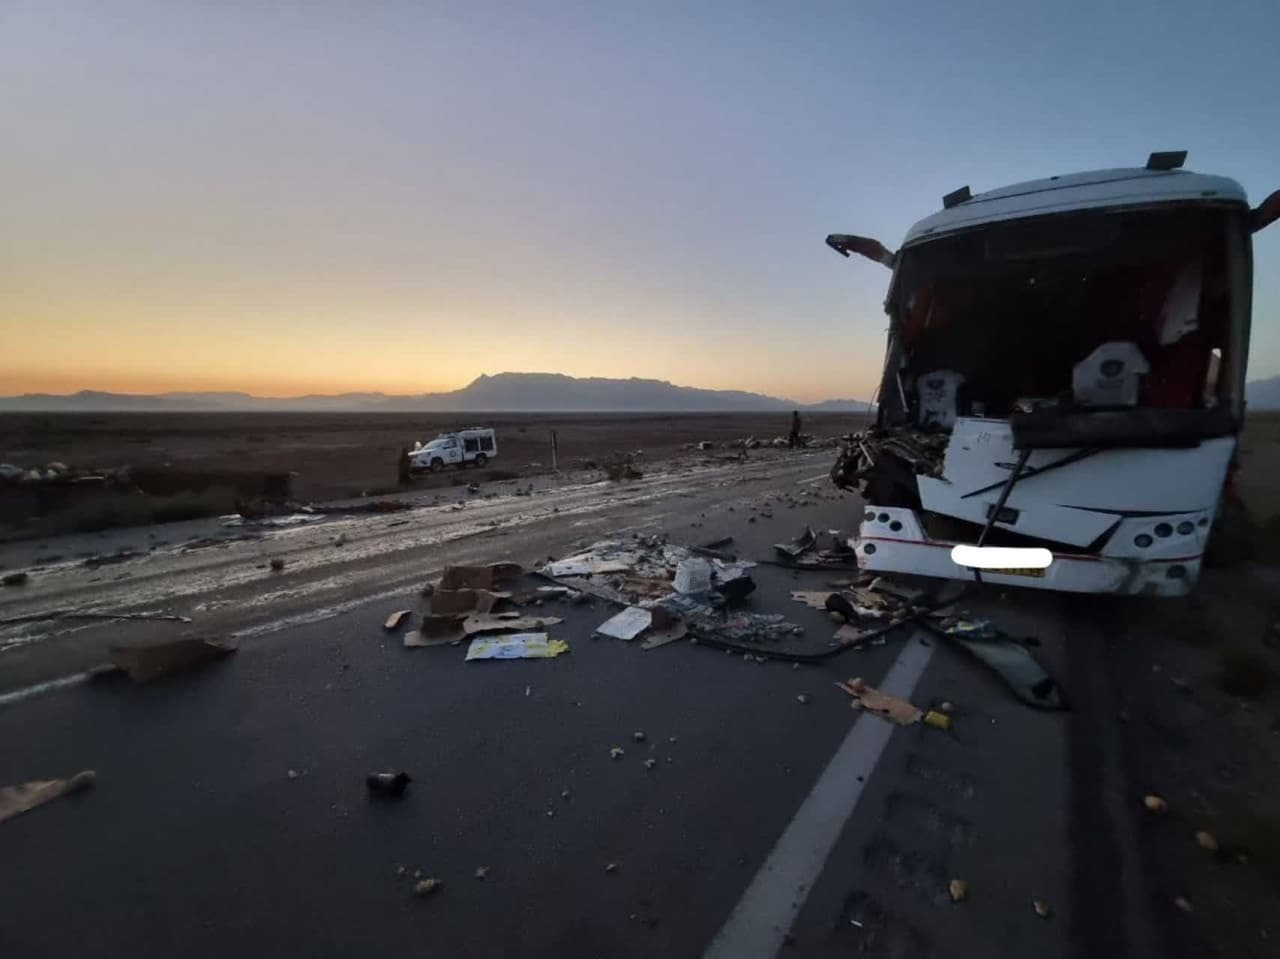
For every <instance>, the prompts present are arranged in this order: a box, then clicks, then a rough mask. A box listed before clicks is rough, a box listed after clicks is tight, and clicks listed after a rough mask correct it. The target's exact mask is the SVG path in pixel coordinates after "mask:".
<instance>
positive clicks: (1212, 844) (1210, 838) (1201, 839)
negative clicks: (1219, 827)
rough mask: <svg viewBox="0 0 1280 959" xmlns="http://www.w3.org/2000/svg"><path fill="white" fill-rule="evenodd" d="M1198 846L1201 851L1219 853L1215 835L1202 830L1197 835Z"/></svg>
mask: <svg viewBox="0 0 1280 959" xmlns="http://www.w3.org/2000/svg"><path fill="white" fill-rule="evenodd" d="M1196 845H1198V846H1199V847H1200V848H1201V849H1205V850H1208V851H1209V852H1217V851H1218V840H1217V838H1216V837H1215V836H1214V835H1213V833H1211V832H1206V831H1205V830H1203V829H1202V830H1200V831H1199V832H1198V833H1196Z"/></svg>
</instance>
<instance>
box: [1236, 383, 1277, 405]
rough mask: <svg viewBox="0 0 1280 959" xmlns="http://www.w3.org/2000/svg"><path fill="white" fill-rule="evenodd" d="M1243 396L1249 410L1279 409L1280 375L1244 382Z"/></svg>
mask: <svg viewBox="0 0 1280 959" xmlns="http://www.w3.org/2000/svg"><path fill="white" fill-rule="evenodd" d="M1244 398H1245V402H1246V403H1248V404H1249V409H1251V410H1280V376H1272V377H1269V378H1268V379H1265V380H1254V381H1253V382H1252V383H1246V384H1245V386H1244Z"/></svg>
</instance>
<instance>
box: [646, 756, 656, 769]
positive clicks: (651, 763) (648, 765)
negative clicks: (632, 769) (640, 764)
mask: <svg viewBox="0 0 1280 959" xmlns="http://www.w3.org/2000/svg"><path fill="white" fill-rule="evenodd" d="M656 765H658V761H657V760H656V759H654V758H653V757H652V756H650V757H649V758H648V759H646V760H645V761H644V768H645V769H652V768H653V767H654V766H656Z"/></svg>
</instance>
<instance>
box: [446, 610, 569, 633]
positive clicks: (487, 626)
mask: <svg viewBox="0 0 1280 959" xmlns="http://www.w3.org/2000/svg"><path fill="white" fill-rule="evenodd" d="M562 622H564V620H562V619H560V618H559V617H558V616H494V615H491V614H475V615H472V616H468V617H467V618H466V619H465V620H463V621H462V629H463V631H464V632H465V633H466V634H467V635H468V636H473V635H475V634H477V633H501V632H507V631H512V632H514V631H517V630H528V629H541V628H542V627H544V626H555V625H557V624H559V623H562Z"/></svg>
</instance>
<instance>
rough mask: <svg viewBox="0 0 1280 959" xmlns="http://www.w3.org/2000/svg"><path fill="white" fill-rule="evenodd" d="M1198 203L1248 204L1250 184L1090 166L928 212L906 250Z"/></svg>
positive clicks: (1190, 174)
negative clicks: (1045, 218) (1020, 226)
mask: <svg viewBox="0 0 1280 959" xmlns="http://www.w3.org/2000/svg"><path fill="white" fill-rule="evenodd" d="M1186 201H1196V202H1202V203H1231V204H1239V205H1241V206H1244V207H1245V208H1247V207H1248V199H1247V198H1246V196H1245V192H1244V187H1242V186H1241V185H1240V184H1239V183H1237V182H1236V181H1235V180H1232V179H1229V178H1228V177H1222V176H1211V175H1209V174H1205V173H1193V172H1192V171H1190V170H1148V169H1144V168H1141V167H1137V168H1133V169H1119V170H1090V171H1088V172H1085V173H1069V174H1066V175H1063V176H1052V177H1049V178H1048V179H1045V180H1028V181H1026V182H1025V183H1015V184H1013V185H1012V186H1006V187H1000V188H999V189H996V190H989V191H987V192H986V193H978V194H975V195H974V196H973V197H971V198H970V199H967V200H964V201H962V202H959V203H957V204H955V205H954V206H952V207H951V208H950V209H944V210H941V211H939V212H937V213H934V214H933V215H932V216H927V217H925V218H924V219H923V220H921V221H920V222H918V223H916V224H915V225H914V226H912V227H911V229H910V230H908V231H907V236H906V239H905V240H903V242H902V246H903V248H906V247H909V246H913V245H915V244H918V243H923V242H926V241H928V240H932V239H935V238H937V237H939V236H944V235H946V234H949V233H955V232H957V231H959V230H967V229H969V228H971V227H975V226H981V225H982V224H984V223H995V222H998V221H1000V220H1016V219H1020V218H1022V217H1031V216H1042V215H1045V214H1049V213H1065V212H1067V211H1070V210H1095V209H1102V208H1105V207H1112V206H1114V207H1132V206H1146V205H1148V204H1156V203H1175V202H1186Z"/></svg>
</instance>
